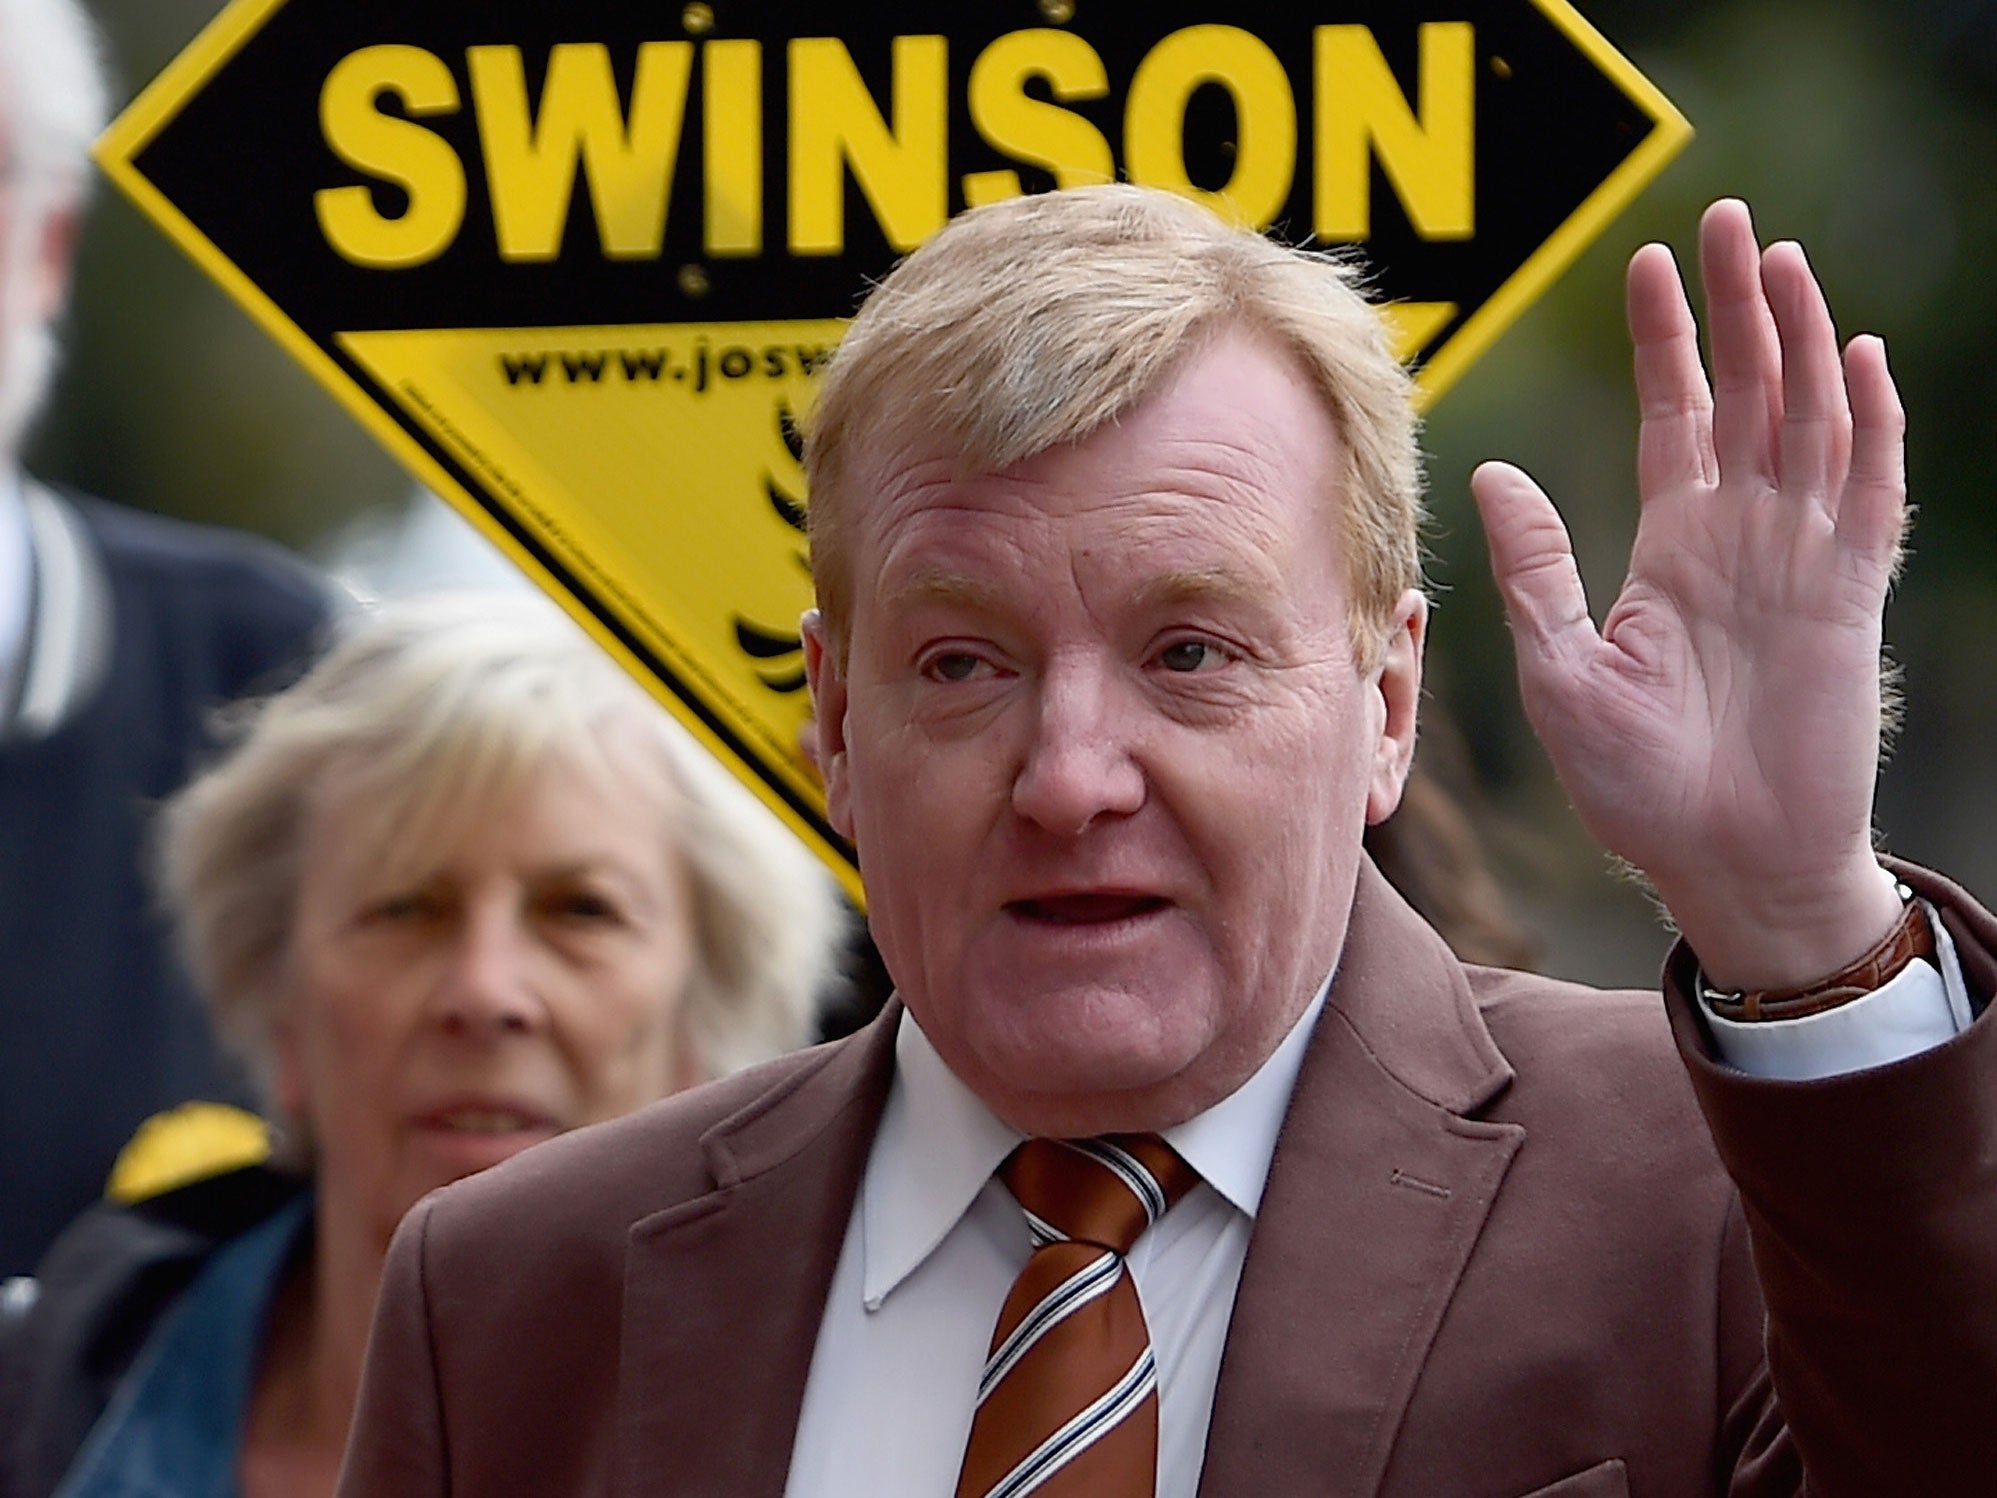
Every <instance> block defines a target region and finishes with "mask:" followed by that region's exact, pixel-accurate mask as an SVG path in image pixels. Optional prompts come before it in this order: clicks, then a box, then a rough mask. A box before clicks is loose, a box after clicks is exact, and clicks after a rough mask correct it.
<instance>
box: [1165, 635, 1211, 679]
mask: <svg viewBox="0 0 1997 1498" xmlns="http://www.w3.org/2000/svg"><path fill="white" fill-rule="evenodd" d="M1225 659H1226V657H1225V656H1223V655H1222V654H1221V652H1220V650H1219V648H1218V647H1216V646H1214V645H1212V644H1209V643H1208V642H1207V641H1205V640H1180V641H1179V642H1178V643H1177V644H1173V645H1167V646H1166V647H1165V648H1164V649H1163V650H1161V651H1159V652H1158V664H1159V665H1161V666H1163V667H1164V668H1165V669H1166V670H1167V671H1181V672H1184V671H1200V670H1206V669H1209V668H1211V667H1213V666H1217V665H1219V664H1220V663H1221V662H1222V661H1223V660H1225Z"/></svg>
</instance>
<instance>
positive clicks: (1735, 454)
mask: <svg viewBox="0 0 1997 1498" xmlns="http://www.w3.org/2000/svg"><path fill="white" fill-rule="evenodd" d="M1699 273H1700V278H1701V280H1702V281H1703V282H1704V283H1705V289H1706V331H1707V336H1708V337H1709V338H1710V339H1711V340H1712V346H1713V450H1714V452H1715V453H1716V454H1717V455H1718V458H1719V465H1720V471H1721V472H1722V473H1727V474H1731V475H1733V476H1735V477H1737V478H1748V477H1752V476H1756V475H1766V476H1767V477H1768V478H1770V479H1773V477H1774V472H1773V467H1774V443H1773V434H1774V432H1775V430H1776V429H1777V427H1778V426H1779V425H1780V423H1781V421H1782V415H1783V390H1782V372H1783V348H1782V343H1781V340H1780V338H1779V336H1778V334H1777V331H1776V319H1775V316H1774V314H1773V312H1772V311H1771V309H1770V307H1769V304H1768V296H1767V293H1766V291H1765V289H1764V288H1763V285H1762V273H1761V246H1760V243H1759V242H1758V241H1757V240H1756V239H1755V237H1754V220H1753V219H1752V218H1751V217H1750V216H1749V214H1748V211H1747V204H1745V203H1743V202H1741V201H1740V200H1739V199H1737V198H1722V199H1721V200H1720V201H1719V202H1717V203H1715V204H1713V205H1712V207H1710V208H1708V209H1707V210H1706V212H1705V215H1704V216H1703V217H1702V218H1701V219H1700V220H1699Z"/></svg>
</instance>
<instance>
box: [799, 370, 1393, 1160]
mask: <svg viewBox="0 0 1997 1498" xmlns="http://www.w3.org/2000/svg"><path fill="white" fill-rule="evenodd" d="M1338 458H1339V441H1338V436H1337V432H1336V429H1335V427H1334V426H1333V424H1332V421H1331V419H1330V417H1329V415H1328V414H1327V413H1326V411H1325V410H1324V408H1323V406H1322V404H1321V402H1320V401H1319V399H1318V397H1317V396H1316V394H1315V393H1314V391H1313V390H1312V388H1311V386H1310V384H1309V382H1308V380H1307V378H1306V376H1305V374H1304V372H1303V370H1302V369H1301V367H1300V366H1299V365H1297V363H1296V362H1295V361H1294V359H1293V358H1291V357H1290V356H1289V355H1287V354H1286V353H1283V352H1280V351H1278V350H1277V348H1276V347H1275V346H1274V345H1273V344H1270V343H1268V342H1267V341H1265V340H1263V339H1260V338H1257V337H1255V336H1253V335H1251V334H1249V333H1246V332H1230V333H1228V334H1227V335H1225V336H1223V337H1222V338H1220V339H1219V340H1217V341H1216V342H1215V343H1214V344H1213V345H1212V346H1211V347H1210V348H1209V349H1207V350H1206V351H1205V352H1204V353H1203V354H1201V355H1200V356H1199V357H1198V358H1196V359H1194V360H1191V361H1189V362H1188V364H1187V366H1186V367H1185V368H1184V369H1183V370H1182V371H1180V372H1179V374H1178V375H1177V376H1176V378H1174V379H1173V380H1172V381H1170V382H1169V383H1168V384H1167V385H1166V386H1165V387H1164V388H1163V389H1161V390H1160V391H1159V392H1158V393H1157V394H1156V395H1154V396H1153V397H1152V398H1150V399H1149V400H1147V401H1146V402H1145V403H1144V404H1142V405H1141V406H1139V407H1138V408H1137V409H1136V410H1135V411H1133V412H1131V413H1129V414H1128V415H1127V416H1125V418H1124V419H1123V420H1122V421H1120V422H1118V423H1116V424H1114V425H1112V426H1110V427H1108V428H1106V429H1104V430H1103V431H1101V432H1099V433H1097V434H1096V435H1095V436H1093V437H1091V438H1089V439H1088V440H1087V441H1085V442H1082V443H1080V444H1077V445H1074V446H1071V447H1064V448H1057V449H1054V450H1051V451H1049V452H1046V453H1043V454H1041V455H1040V456H1038V457H1036V458H1032V459H1030V460H1028V461H1026V462H1024V463H1021V464H1018V465H1017V466H1015V467H1013V468H1011V469H1008V470H1006V471H1004V472H1002V473H997V474H986V475H981V476H977V477H974V478H969V479H965V478H961V477H960V476H959V475H958V473H957V470H956V465H955V462H954V459H953V457H952V455H951V454H950V453H948V452H945V451H941V450H938V449H937V448H935V447H934V446H933V445H925V444H924V443H923V442H922V441H920V440H911V441H908V442H904V443H899V444H896V445H894V446H892V447H890V448H888V449H887V450H885V451H882V452H880V453H878V454H873V455H870V456H869V457H868V458H866V459H864V460H863V461H861V462H860V463H858V464H856V466H855V469H854V471H853V472H852V474H851V478H850V483H851V485H852V492H853V493H854V494H856V495H860V496H864V497H865V498H864V501H863V502H862V503H861V504H858V505H856V506H855V513H854V515H853V519H852V524H853V527H854V529H853V534H852V537H851V542H852V544H851V549H850V553H849V555H850V557H851V565H852V566H853V568H854V574H855V579H856V582H857V584H858V586H857V587H856V588H855V590H854V597H855V604H854V608H853V617H852V620H851V641H850V650H849V655H848V659H847V663H846V668H845V670H844V672H843V673H842V672H840V671H839V670H838V669H837V667H836V664H835V662H834V661H833V659H832V657H831V654H830V651H829V647H828V644H827V641H826V639H825V635H824V631H823V628H822V626H821V625H819V624H818V623H817V621H815V620H813V621H809V624H810V627H809V629H808V641H809V643H808V644H807V659H808V663H809V664H810V666H811V668H812V676H813V690H814V693H815V694H816V700H817V704H818V721H819V731H820V735H821V740H820V752H821V755H822V763H823V765H824V769H825V774H826V788H827V793H828V807H829V811H830V815H831V818H832V821H833V824H834V825H835V826H836V827H837V828H838V829H839V830H840V831H841V832H842V833H843V834H844V835H846V836H848V837H850V838H851V839H852V840H853V841H854V842H855V844H856V845H857V847H858V850H859V856H860V867H861V872H862V874H863V875H864V877H865V880H866V885H867V894H868V910H869V918H870V921H871V925H872V928H873V933H874V937H875V940H876V941H877V943H878V944H879V946H880V949H881V952H882V955H883V957H884V958H885V959H886V962H887V966H888V970H889V972H890V973H892V974H893V976H894V979H895V982H896V985H897V987H898V989H899V991H900V993H901V995H902V997H903V999H904V1000H905V1001H906V1003H907V1004H908V1007H909V1009H910V1011H911V1012H912V1013H913V1014H914V1015H915V1016H916V1018H917V1019H918V1020H920V1021H921V1023H922V1027H923V1029H924V1031H925V1032H926V1033H927V1034H928V1036H929V1037H930V1039H931V1040H932V1041H933V1042H934V1044H935V1046H936V1048H937V1050H938V1051H939V1052H940V1053H941V1055H942V1056H943V1058H944V1060H945V1061H946V1062H947V1063H948V1064H949V1066H950V1067H951V1069H952V1070H953V1071H954V1072H956V1074H957V1075H958V1076H959V1077H960V1078H962V1079H963V1080H964V1082H965V1083H967V1084H968V1085H969V1086H970V1087H971V1088H972V1089H973V1090H974V1091H975V1092H977V1093H978V1094H979V1095H980V1096H981V1097H982V1098H983V1099H984V1100H985V1101H986V1102H987V1103H988V1104H990V1105H991V1107H992V1108H993V1109H994V1110H995V1111H996V1112H997V1113H999V1114H1000V1115H1001V1116H1002V1117H1004V1118H1005V1119H1007V1120H1008V1121H1009V1122H1011V1123H1012V1124H1014V1125H1015V1126H1017V1127H1019V1128H1022V1129H1025V1130H1027V1131H1028V1132H1030V1133H1040V1134H1059V1135H1070V1136H1073V1135H1080V1134H1089V1133H1097V1132H1103V1131H1107V1130H1111V1129H1148V1128H1162V1127H1165V1126H1168V1125H1170V1124H1172V1123H1176V1122H1178V1121H1180V1120H1182V1119H1185V1118H1188V1117H1190V1116H1192V1115H1193V1114H1194V1113H1197V1112H1199V1111H1200V1110H1202V1109H1204V1108H1206V1107H1209V1106H1211V1105H1212V1104H1213V1103H1215V1102H1217V1101H1219V1100H1220V1099H1221V1098H1223V1097H1225V1096H1226V1095H1227V1094H1228V1093H1230V1092H1232V1091H1233V1090H1234V1089H1235V1088H1236V1087H1238V1086H1240V1084H1241V1083H1242V1082H1244V1081H1245V1080H1246V1079H1247V1078H1248V1077H1249V1076H1250V1075H1251V1074H1252V1073H1253V1072H1254V1070H1255V1069H1256V1067H1258V1066H1259V1065H1260V1064H1261V1063H1262V1061H1263V1060H1264V1059H1266V1058H1267V1056H1268V1055H1269V1053H1270V1052H1271V1051H1272V1050H1273V1049H1274V1048H1275V1046H1276V1044H1277V1043H1278V1042H1279V1041H1280V1040H1281V1039H1282V1037H1283V1036H1284V1034H1286V1033H1287V1032H1288V1030H1289V1028H1290V1026H1291V1025H1292V1024H1293V1023H1294V1022H1295V1020H1296V1017H1297V1016H1298V1015H1299V1014H1300V1013H1301V1012H1302V1010H1303V1008H1304V1006H1305V1005H1306V1004H1307V1003H1308V1002H1309V1000H1310V996H1311V994H1312V993H1313V992H1314V991H1315V989H1316V986H1317V984H1318V983H1319V982H1320V981H1321V980H1322V979H1323V977H1324V976H1325V974H1326V973H1327V972H1328V971H1329V970H1330V969H1331V966H1332V964H1333V963H1334V961H1335V960H1336V958H1337V955H1338V951H1339V947H1340V945H1341V943H1342V941H1343V939H1344V933H1345V921H1346V916H1347V912H1348V909H1349V906H1350V902H1351V895H1352V887H1353V881H1354V878H1355V877H1356V870H1357V866H1358V861H1359V857H1360V834H1361V831H1362V829H1363V826H1364V824H1365V823H1366V822H1367V821H1368V820H1378V819H1379V818H1380V817H1383V816H1385V815H1386V814H1387V813H1388V812H1389V811H1391V810H1392V808H1393V805H1394V803H1395V801H1396V800H1397V799H1398V797H1399V794H1400V786H1401V781H1402V778H1403V776H1404V774H1405V771H1406V766H1407V761H1408V756H1409V753H1410V752H1411V749H1412V745H1413V734H1414V703H1415V698H1416V695H1417V688H1418V685H1419V676H1420V641H1421V631H1422V625H1423V617H1424V616H1423V604H1422V601H1421V598H1420V596H1419V595H1418V594H1416V593H1413V592H1410V593H1409V594H1408V595H1407V596H1406V597H1405V598H1404V599H1403V600H1402V602H1401V605H1400V608H1399V611H1398V614H1397V617H1396V622H1395V628H1394V630H1393V632H1392V635H1391V638H1390V642H1389V646H1388V649H1387V651H1386V655H1385V659H1384V662H1383V664H1382V665H1381V666H1380V667H1378V668H1376V669H1374V670H1372V671H1370V672H1364V673H1362V672H1361V671H1360V670H1359V669H1358V668H1357V666H1356V665H1355V663H1354V660H1353V654H1352V648H1351V640H1350V636H1349V633H1348V628H1347V615H1346V583H1345V567H1344V561H1343V558H1342V557H1341V555H1340V550H1339V547H1338V544H1337V542H1336V540H1335V538H1334V528H1333V525H1332V523H1331V521H1330V518H1329V517H1330V513H1331V512H1330V509H1329V504H1328V496H1330V495H1332V493H1333V489H1334V485H1335V483H1336V477H1335V475H1336V474H1337V472H1338V461H1337V460H1338Z"/></svg>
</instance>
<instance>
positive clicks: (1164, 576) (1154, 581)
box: [1132, 567, 1275, 609]
mask: <svg viewBox="0 0 1997 1498" xmlns="http://www.w3.org/2000/svg"><path fill="white" fill-rule="evenodd" d="M1274 585H1275V580H1274V579H1273V578H1272V577H1267V576H1251V575H1250V574H1249V573H1248V572H1246V571H1243V570H1240V569H1236V568H1230V567H1199V568H1193V569H1190V570H1186V571H1179V572H1161V573H1159V574H1158V575H1157V576H1156V577H1149V578H1146V579H1145V580H1144V581H1143V582H1142V583H1140V584H1139V585H1138V587H1137V589H1136V591H1135V593H1134V594H1133V595H1132V598H1133V601H1134V602H1135V603H1136V604H1137V606H1138V607H1139V608H1142V609H1156V608H1172V607H1174V606H1179V605H1184V604H1198V603H1235V602H1251V601H1253V600H1256V599H1260V598H1267V597H1268V596H1269V592H1270V589H1271V588H1272V587H1273V586H1274Z"/></svg>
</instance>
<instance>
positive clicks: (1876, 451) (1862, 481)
mask: <svg viewBox="0 0 1997 1498" xmlns="http://www.w3.org/2000/svg"><path fill="white" fill-rule="evenodd" d="M1844 383H1845V388H1846V389H1847V390H1848V391H1849V392H1850V396H1851V420H1852V438H1851V472H1850V476H1849V477H1848V478H1847V479H1846V481H1845V486H1844V494H1843V498H1842V500H1841V502H1840V503H1839V505H1838V513H1837V529H1838V537H1839V539H1840V540H1842V541H1843V542H1844V543H1845V544H1846V545H1847V546H1849V547H1851V548H1852V549H1854V550H1856V551H1858V552H1859V553H1860V554H1862V555H1864V556H1868V557H1873V558H1877V559H1881V560H1883V561H1885V562H1887V563H1888V564H1889V565H1891V564H1892V563H1895V562H1897V561H1898V559H1899V552H1900V536H1901V531H1902V530H1903V528H1904V527H1905V525H1906V509H1907V442H1906V437H1907V415H1906V412H1905V411H1904V410H1903V409H1902V407H1901V405H1900V392H1899V390H1898V389H1897V388H1896V387H1895V386H1894V384H1893V374H1892V371H1891V370H1890V369H1888V368H1887V364H1886V344H1885V343H1884V341H1883V340H1881V339H1879V338H1875V337H1873V336H1871V335H1870V334H1867V335H1865V336H1863V337H1859V338H1854V339H1852V341H1851V346H1850V347H1849V348H1848V349H1846V350H1845V355H1844Z"/></svg>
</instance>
